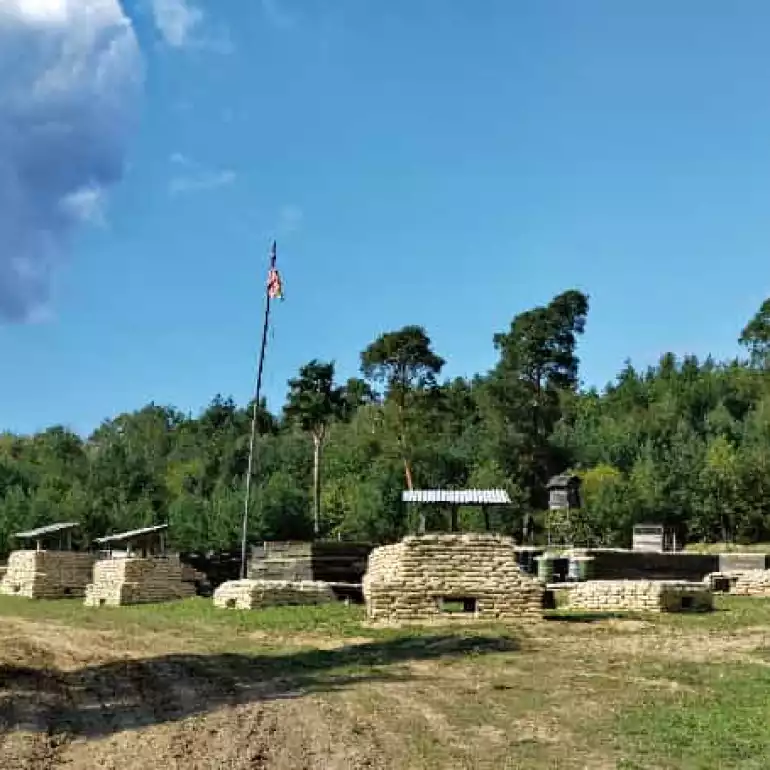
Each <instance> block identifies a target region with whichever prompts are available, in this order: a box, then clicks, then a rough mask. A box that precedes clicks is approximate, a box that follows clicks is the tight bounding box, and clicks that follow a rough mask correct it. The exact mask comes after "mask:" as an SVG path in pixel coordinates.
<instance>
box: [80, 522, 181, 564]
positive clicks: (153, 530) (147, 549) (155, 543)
mask: <svg viewBox="0 0 770 770" xmlns="http://www.w3.org/2000/svg"><path fill="white" fill-rule="evenodd" d="M167 529H168V524H156V525H155V526H154V527H142V528H141V529H130V530H128V531H127V532H116V533H115V534H114V535H105V536H104V537H97V538H96V539H95V540H94V543H96V544H97V545H100V546H102V547H104V548H106V549H107V550H109V551H112V549H113V547H114V546H116V545H120V544H123V545H125V546H126V553H127V555H129V556H130V555H131V554H132V552H133V551H134V550H135V549H136V550H138V551H140V552H141V554H142V555H143V556H147V555H150V554H153V553H160V554H163V553H165V550H166V538H165V534H166V530H167Z"/></svg>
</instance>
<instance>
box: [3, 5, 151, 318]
mask: <svg viewBox="0 0 770 770" xmlns="http://www.w3.org/2000/svg"><path fill="white" fill-rule="evenodd" d="M141 86H142V61H141V55H140V52H139V47H138V45H137V41H136V37H135V35H134V30H133V28H132V25H131V23H130V21H129V19H128V18H127V17H126V15H125V14H124V13H123V10H122V9H121V6H120V4H119V2H118V0H0V319H2V320H6V321H17V322H20V321H26V320H30V319H33V318H34V317H35V316H36V314H38V313H39V312H40V311H41V310H44V309H45V307H46V305H47V301H48V296H49V288H50V279H51V273H52V270H53V269H54V268H55V266H56V264H57V262H58V261H59V260H60V259H61V257H62V256H63V254H64V253H65V249H66V245H67V241H68V237H69V236H70V234H71V233H72V231H73V229H74V228H75V227H76V226H77V225H78V224H79V223H82V222H84V221H94V220H95V219H98V218H99V217H100V216H101V210H102V209H101V204H102V201H103V199H104V196H105V194H106V192H107V190H108V189H109V188H110V187H111V186H112V185H114V184H115V183H116V182H117V181H118V180H119V179H120V177H121V175H122V170H123V160H124V153H125V150H126V144H127V141H128V139H129V138H130V136H131V134H132V133H133V130H134V127H135V119H136V117H137V110H138V106H139V105H138V100H139V96H140V93H141Z"/></svg>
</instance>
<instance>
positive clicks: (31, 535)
mask: <svg viewBox="0 0 770 770" xmlns="http://www.w3.org/2000/svg"><path fill="white" fill-rule="evenodd" d="M79 526H80V524H78V523H77V522H76V521H68V522H60V523H59V524H48V525H47V526H45V527H38V528H37V529H30V530H29V531H28V532H17V533H16V534H15V535H14V537H17V538H19V539H20V540H34V539H35V538H41V537H45V536H46V535H55V534H56V533H57V532H66V531H67V530H69V529H77V528H78V527H79Z"/></svg>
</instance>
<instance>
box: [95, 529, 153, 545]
mask: <svg viewBox="0 0 770 770" xmlns="http://www.w3.org/2000/svg"><path fill="white" fill-rule="evenodd" d="M166 529H168V524H156V525H155V526H154V527H144V528H142V529H131V530H129V531H128V532H118V533H116V534H114V535H107V536H106V537H97V538H95V539H94V542H95V543H99V544H100V545H105V544H107V543H120V542H123V541H125V540H133V539H134V538H135V537H141V536H142V535H151V534H152V533H153V532H162V531H163V530H166Z"/></svg>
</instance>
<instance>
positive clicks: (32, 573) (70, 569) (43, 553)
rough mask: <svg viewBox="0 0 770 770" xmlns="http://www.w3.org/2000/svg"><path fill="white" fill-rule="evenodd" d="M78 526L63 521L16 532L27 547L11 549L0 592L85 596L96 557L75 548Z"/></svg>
mask: <svg viewBox="0 0 770 770" xmlns="http://www.w3.org/2000/svg"><path fill="white" fill-rule="evenodd" d="M78 526H79V525H78V524H77V523H74V522H62V523H58V524H49V525H47V526H45V527H38V528H37V529H32V530H29V531H27V532H17V533H16V534H15V535H14V537H15V538H16V539H17V540H21V541H22V542H25V543H26V544H27V545H29V546H31V545H32V544H33V543H34V548H33V547H28V548H25V549H20V550H15V551H12V552H11V554H10V556H9V557H8V568H7V569H6V572H5V575H4V576H3V579H2V581H1V582H0V594H5V595H10V596H25V597H27V598H30V599H62V598H65V597H68V596H83V594H84V593H85V590H86V585H87V584H88V581H89V580H90V579H91V569H92V567H93V564H94V557H93V555H92V554H90V553H83V552H80V553H78V552H76V551H73V550H72V532H73V530H74V529H75V528H76V527H78Z"/></svg>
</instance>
